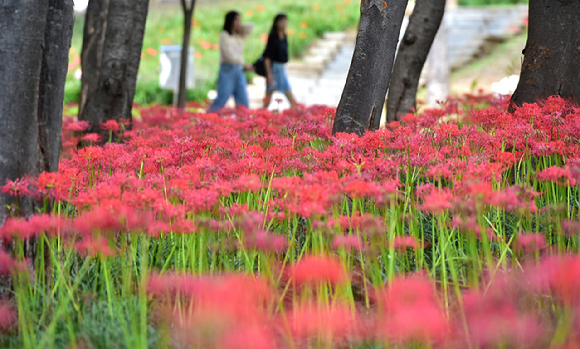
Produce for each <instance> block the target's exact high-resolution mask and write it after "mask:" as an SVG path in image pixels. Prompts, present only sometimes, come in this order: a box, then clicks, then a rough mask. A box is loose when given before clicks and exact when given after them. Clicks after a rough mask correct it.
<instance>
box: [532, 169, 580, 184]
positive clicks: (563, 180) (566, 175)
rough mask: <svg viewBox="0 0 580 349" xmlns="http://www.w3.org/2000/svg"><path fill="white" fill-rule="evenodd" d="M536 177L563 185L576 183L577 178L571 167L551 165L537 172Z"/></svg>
mask: <svg viewBox="0 0 580 349" xmlns="http://www.w3.org/2000/svg"><path fill="white" fill-rule="evenodd" d="M536 178H537V179H538V180H540V181H545V182H554V183H556V184H558V185H562V186H574V185H576V178H574V177H573V175H572V172H571V171H570V167H568V166H564V167H558V166H551V167H548V168H546V169H544V170H542V171H540V172H538V173H537V174H536Z"/></svg>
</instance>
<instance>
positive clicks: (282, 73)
mask: <svg viewBox="0 0 580 349" xmlns="http://www.w3.org/2000/svg"><path fill="white" fill-rule="evenodd" d="M287 26H288V17H287V16H286V15H285V14H283V13H280V14H278V15H277V16H276V17H275V18H274V23H273V24H272V29H271V30H270V35H269V36H268V44H267V45H266V50H265V51H264V54H263V56H264V68H265V70H266V82H267V86H266V98H264V108H268V107H269V106H270V102H271V101H272V94H273V93H274V91H280V92H282V93H284V94H285V95H286V98H288V102H290V105H291V106H292V109H296V101H295V100H294V95H293V94H292V89H291V87H290V83H289V82H288V76H287V74H286V67H285V64H286V63H287V62H288V37H287V35H286V27H287Z"/></svg>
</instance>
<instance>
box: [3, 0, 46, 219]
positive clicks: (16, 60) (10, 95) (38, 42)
mask: <svg viewBox="0 0 580 349" xmlns="http://www.w3.org/2000/svg"><path fill="white" fill-rule="evenodd" d="M0 16H1V17H0V33H2V34H0V62H2V63H1V64H0V144H1V146H0V185H4V184H5V181H6V179H10V180H15V179H17V178H21V177H24V176H25V175H36V174H38V173H39V172H40V171H41V169H40V168H39V163H40V162H41V156H40V152H39V137H38V136H39V126H40V123H39V119H38V110H39V108H38V107H39V100H38V96H39V91H40V80H41V79H40V73H41V70H42V61H43V47H44V46H45V42H44V40H45V29H46V24H47V16H48V0H44V1H37V0H10V1H4V2H2V3H0ZM12 202H13V201H12V198H10V197H8V196H7V195H2V194H0V205H1V209H2V210H1V212H0V224H3V222H4V219H5V218H6V217H7V216H8V212H6V210H5V205H7V204H11V203H12ZM21 204H22V205H21V207H20V209H21V210H22V211H31V207H27V206H30V202H22V203H21Z"/></svg>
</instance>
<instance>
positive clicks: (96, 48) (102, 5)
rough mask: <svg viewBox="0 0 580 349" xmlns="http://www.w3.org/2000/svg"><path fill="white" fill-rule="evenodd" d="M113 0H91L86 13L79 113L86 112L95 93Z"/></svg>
mask: <svg viewBox="0 0 580 349" xmlns="http://www.w3.org/2000/svg"><path fill="white" fill-rule="evenodd" d="M110 1H111V0H100V1H94V0H93V1H89V5H88V7H87V11H86V14H85V28H84V32H83V48H82V52H81V68H82V72H83V75H82V78H81V86H82V87H81V96H80V101H79V115H83V114H84V110H85V106H86V105H87V99H88V98H89V96H92V95H93V94H94V93H95V90H96V88H97V85H98V81H99V72H100V70H99V67H100V66H101V62H102V58H103V47H104V44H105V32H106V31H107V14H108V13H109V3H110Z"/></svg>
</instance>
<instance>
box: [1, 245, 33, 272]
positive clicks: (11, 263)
mask: <svg viewBox="0 0 580 349" xmlns="http://www.w3.org/2000/svg"><path fill="white" fill-rule="evenodd" d="M26 270H27V269H26V263H25V262H19V261H17V260H15V259H14V258H12V257H11V256H10V255H9V254H8V253H6V252H4V251H2V250H0V275H8V274H10V273H18V272H23V271H26Z"/></svg>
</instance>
